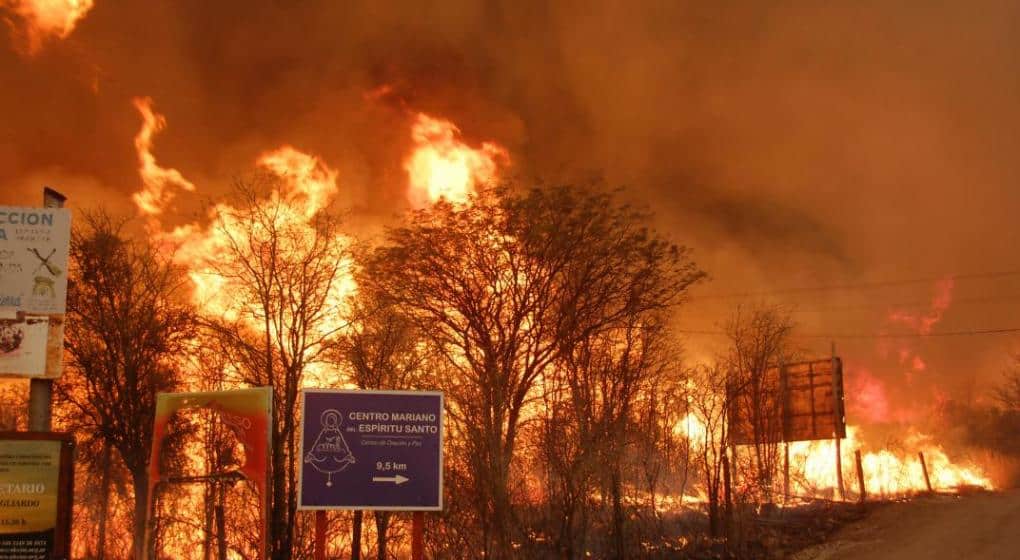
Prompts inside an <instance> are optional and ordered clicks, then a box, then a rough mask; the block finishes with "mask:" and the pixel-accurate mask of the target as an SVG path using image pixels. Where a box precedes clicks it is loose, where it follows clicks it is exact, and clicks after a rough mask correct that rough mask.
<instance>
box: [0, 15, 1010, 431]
mask: <svg viewBox="0 0 1020 560" xmlns="http://www.w3.org/2000/svg"><path fill="white" fill-rule="evenodd" d="M20 4H27V2H20V1H16V0H2V1H0V14H2V18H3V19H4V22H5V25H2V26H0V76H2V77H3V80H2V87H0V123H2V126H0V185H2V188H0V203H2V204H34V203H37V202H38V199H39V190H40V188H41V187H42V186H43V185H52V186H54V187H56V188H58V189H59V190H61V191H63V192H64V193H66V194H67V195H68V196H69V199H70V204H71V206H72V207H75V208H87V207H95V206H100V205H102V206H105V207H107V208H112V209H114V210H117V211H120V212H125V213H126V212H134V211H135V206H134V204H133V202H132V194H133V193H136V192H138V191H140V190H141V187H142V185H143V178H142V177H140V175H139V156H138V153H137V152H136V150H135V147H136V141H137V140H136V138H137V137H138V135H139V131H140V130H141V128H142V115H141V114H140V113H139V111H138V109H137V108H136V104H135V101H133V100H135V99H151V100H152V105H151V107H152V109H153V110H154V111H155V112H157V113H158V114H161V115H163V116H164V117H165V119H166V127H165V128H164V129H163V130H162V131H160V132H158V133H156V134H155V135H154V136H153V137H152V138H151V144H150V146H149V148H150V151H151V153H152V154H153V156H154V158H155V161H156V162H157V163H158V165H159V166H160V168H161V169H164V170H170V171H173V170H176V172H179V173H180V175H181V178H182V179H184V180H185V181H186V182H189V183H191V184H194V185H195V187H196V190H195V192H188V191H187V190H185V189H177V190H175V191H174V198H173V199H172V200H171V201H170V203H169V206H168V208H167V209H166V210H165V212H164V215H163V219H165V220H167V221H170V222H172V221H173V220H175V219H177V220H181V221H183V220H191V219H193V217H194V216H196V215H197V212H198V210H197V206H196V204H197V201H199V200H200V199H201V198H202V197H206V198H209V197H212V198H215V197H216V196H217V194H219V193H222V192H225V191H226V190H227V189H228V187H229V185H230V183H231V180H232V178H233V177H236V176H237V175H239V174H243V173H246V172H249V171H251V170H252V169H253V168H254V167H255V162H256V160H257V159H258V158H259V156H260V155H261V154H263V153H266V152H268V151H271V150H275V149H278V148H279V147H281V146H285V145H286V146H293V147H294V149H296V150H300V151H301V152H303V153H307V154H314V155H315V157H317V158H320V159H321V161H322V162H324V164H325V165H327V166H328V167H329V168H330V169H333V170H335V171H336V173H337V185H338V189H337V192H338V193H339V194H338V196H339V198H340V202H341V203H342V204H343V205H344V206H345V207H347V208H349V209H350V216H351V220H352V221H353V222H354V223H357V224H370V223H379V222H380V221H382V220H385V219H388V218H389V217H390V216H392V215H393V214H394V213H396V212H399V211H400V210H402V209H404V208H406V207H407V205H408V200H407V196H406V189H407V180H408V179H407V173H406V170H405V165H406V162H407V156H408V153H409V151H410V150H411V148H412V146H413V143H414V138H413V136H412V134H411V130H412V127H413V125H414V121H415V118H416V116H417V114H418V112H422V113H425V114H428V115H433V116H435V117H436V118H441V119H444V120H448V121H449V122H450V123H453V124H454V125H455V126H456V127H457V128H458V129H459V130H460V133H461V135H462V137H463V141H464V142H466V143H467V144H469V145H471V146H482V145H483V144H484V143H485V142H495V143H498V145H499V146H502V147H505V148H506V150H507V152H508V157H509V161H511V162H512V165H511V167H510V169H509V171H507V174H508V175H511V176H513V177H515V178H517V179H519V180H520V181H523V182H525V183H529V182H534V181H543V182H548V183H556V182H567V181H571V182H578V181H582V182H583V181H590V180H592V179H597V180H602V181H604V182H606V183H608V184H610V185H624V186H626V187H627V188H628V191H627V192H628V193H630V195H631V196H633V198H634V199H635V200H636V201H638V202H641V203H644V204H648V205H649V206H650V207H651V208H652V209H654V211H655V213H656V220H657V224H656V225H657V226H658V227H660V228H662V229H663V230H665V231H667V232H669V233H670V234H671V235H672V236H674V238H675V239H677V240H678V241H680V242H682V243H684V244H687V245H689V246H691V247H693V249H694V250H695V256H696V258H697V260H698V262H699V263H700V264H701V265H702V266H703V267H704V268H705V269H706V270H707V271H708V272H709V273H710V275H711V276H712V281H711V282H709V283H707V284H705V285H702V286H700V287H699V288H698V289H697V290H696V292H695V293H694V294H693V298H694V300H692V301H691V303H690V305H689V306H688V307H687V308H686V309H685V311H684V312H683V313H684V317H683V319H682V325H683V326H684V327H685V328H687V329H690V330H708V331H710V330H718V328H719V326H720V322H721V321H722V320H723V318H724V317H725V315H726V313H727V312H728V311H729V309H730V308H731V307H732V306H733V305H734V304H735V303H737V302H738V301H740V300H739V299H735V298H715V299H710V298H708V297H707V296H713V295H720V294H732V293H747V292H754V293H757V292H766V293H769V292H774V291H776V290H782V289H786V288H790V287H802V286H806V287H811V286H851V287H852V289H844V290H815V291H799V292H797V291H795V292H784V293H780V294H768V295H763V296H759V297H758V298H757V299H765V300H768V301H774V302H777V303H782V304H785V305H788V306H790V307H791V308H792V309H794V310H795V314H794V316H795V318H796V320H797V322H798V324H799V326H800V332H801V333H805V334H819V335H830V334H832V335H842V334H875V333H879V334H881V333H886V334H889V333H893V334H899V333H910V332H913V331H912V330H911V329H912V328H913V327H912V326H911V325H913V324H914V323H918V322H922V323H925V324H927V323H926V321H929V318H930V317H932V316H933V315H932V314H933V313H936V311H933V310H934V309H935V308H936V307H937V319H935V320H934V321H933V322H932V324H931V326H930V332H942V331H958V330H972V329H990V328H1003V327H1020V318H1018V313H1017V312H1018V311H1020V276H1017V275H1000V276H991V277H989V276H983V277H965V278H959V279H957V280H956V281H954V282H952V286H951V288H950V290H951V293H949V295H948V296H946V295H945V294H943V292H944V291H945V289H946V288H945V282H944V281H940V280H939V279H941V278H945V277H950V276H954V275H968V274H973V273H985V272H996V271H1010V270H1016V269H1020V253H1018V251H1017V247H1018V246H1020V238H1018V233H1020V220H1018V219H1017V211H1018V210H1020V188H1018V185H1020V158H1018V157H1017V154H1018V153H1020V133H1018V131H1020V103H1017V100H1018V99H1020V57H1018V56H1017V53H1018V52H1020V44H1018V43H1020V32H1018V31H1020V27H1018V26H1020V4H1018V3H1017V2H1007V1H998V2H996V1H988V2H964V1H962V0H960V1H955V2H940V3H932V2H922V1H891V2H890V1H881V2H879V1H864V2H844V3H831V2H824V3H822V2H783V3H775V2H755V1H746V2H726V3H718V2H684V1H681V2H643V3H637V4H634V3H623V2H618V3H601V2H595V3H592V2H555V3H547V2H520V1H507V2H450V1H446V2H397V3H380V2H334V1H307V2H261V1H253V2H245V3H242V4H238V3H228V2H208V1H196V0H182V1H175V2H112V1H104V0H95V2H90V3H88V4H89V5H91V7H90V9H88V10H87V11H86V12H85V13H84V15H83V16H81V17H80V18H79V19H77V20H75V22H74V27H73V29H71V30H70V31H69V32H67V33H63V32H62V31H61V32H56V33H50V34H48V35H46V34H43V35H34V37H36V39H34V40H35V41H36V43H35V44H33V45H34V46H32V47H31V48H28V47H26V43H25V41H26V37H29V36H33V35H31V34H28V33H26V27H25V26H26V25H29V22H28V21H27V20H26V18H25V17H24V16H23V15H21V14H23V13H24V10H22V11H19V9H18V6H19V5H20ZM22 7H23V6H22ZM904 279H908V280H909V279H930V280H926V281H925V282H917V283H910V284H894V285H884V286H879V287H875V286H871V287H863V288H862V287H861V286H862V285H865V286H868V285H872V284H875V283H880V284H881V283H883V282H887V281H891V280H904ZM699 296H700V297H701V299H698V298H699ZM946 297H948V298H949V300H948V303H945V302H943V301H942V300H940V299H939V298H943V299H944V298H946ZM933 306H936V307H933ZM897 317H899V319H896V318H897ZM905 317H916V319H914V323H912V322H911V321H910V320H906V319H904V318H905ZM915 330H916V329H915ZM717 338H718V337H714V336H713V335H693V334H692V335H690V339H689V341H688V348H689V350H690V353H691V355H692V356H694V357H702V356H705V355H708V354H710V353H711V352H712V351H714V349H715V348H716V347H717V346H718V340H717ZM799 342H800V343H801V345H802V346H803V348H804V349H805V352H806V353H808V354H812V355H826V354H827V353H828V351H829V344H830V341H829V337H828V336H819V337H816V338H815V337H803V338H801V339H800V341H799ZM836 344H837V349H838V351H839V353H840V354H842V355H843V356H844V360H845V361H846V363H847V364H848V367H849V368H850V369H851V374H850V375H851V376H852V375H853V373H852V372H853V371H858V372H865V373H860V374H858V376H857V378H856V379H857V380H859V383H861V384H862V385H861V387H860V390H861V391H862V392H864V393H862V394H873V395H876V394H878V393H876V391H878V392H880V393H881V395H880V396H876V397H874V400H875V402H878V401H880V400H883V399H886V400H889V401H890V402H893V403H901V404H902V403H912V402H913V401H923V402H926V403H930V402H935V401H937V400H938V399H940V398H947V397H951V398H960V399H969V398H982V396H983V395H984V394H986V393H987V389H986V388H985V387H984V386H983V385H982V383H985V382H987V381H990V380H994V378H995V376H996V375H997V374H998V372H999V371H1000V370H1001V369H1002V367H1003V366H1004V364H1005V362H1006V358H1007V356H1008V354H1009V352H1010V351H1011V350H1015V349H1016V348H1017V347H1018V344H1017V337H1016V336H1015V335H1009V334H1006V335H994V336H991V335H989V336H960V337H945V338H924V339H917V338H914V339H911V338H906V339H867V338H864V339H862V338H853V337H836ZM915 358H916V359H915ZM922 365H923V367H921V366H922ZM848 382H853V380H850V381H848ZM852 398H853V397H852V396H851V399H852ZM883 402H884V401H883ZM878 408H881V407H878ZM853 411H854V408H853V406H851V413H853ZM861 413H862V414H863V413H864V412H861Z"/></svg>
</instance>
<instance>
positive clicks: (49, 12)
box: [0, 0, 94, 54]
mask: <svg viewBox="0 0 1020 560" xmlns="http://www.w3.org/2000/svg"><path fill="white" fill-rule="evenodd" d="M93 5H94V2H93V0H0V6H2V7H5V8H7V9H9V10H10V11H11V12H14V13H15V14H17V15H18V16H19V17H20V18H21V20H23V21H24V30H23V32H24V34H25V37H26V39H27V41H28V52H29V53H33V54H34V53H36V52H38V51H39V49H40V48H41V47H42V44H43V41H45V40H46V39H47V38H50V37H54V38H57V39H64V38H66V37H67V36H68V35H70V34H71V32H72V31H74V27H75V26H76V25H77V24H78V22H79V21H80V20H81V19H82V18H83V17H85V15H86V14H88V13H89V10H91V9H92V6H93Z"/></svg>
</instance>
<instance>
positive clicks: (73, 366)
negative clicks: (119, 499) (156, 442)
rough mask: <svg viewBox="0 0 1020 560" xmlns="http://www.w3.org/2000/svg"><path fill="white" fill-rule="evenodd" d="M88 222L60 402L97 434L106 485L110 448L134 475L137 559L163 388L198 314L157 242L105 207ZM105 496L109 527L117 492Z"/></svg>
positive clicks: (71, 301) (75, 260)
mask: <svg viewBox="0 0 1020 560" xmlns="http://www.w3.org/2000/svg"><path fill="white" fill-rule="evenodd" d="M81 220H82V223H83V225H82V226H81V227H79V228H78V229H76V230H75V232H74V234H73V235H72V238H71V252H70V255H71V262H72V270H71V283H70V286H69V290H68V298H67V330H66V335H65V346H66V348H67V358H68V372H67V375H65V377H64V378H63V379H62V380H61V382H60V383H59V384H58V385H57V395H58V398H59V407H58V410H60V411H62V419H63V421H64V423H65V426H67V427H68V428H70V429H73V430H76V431H78V432H80V433H86V434H89V436H88V437H89V438H90V439H94V440H96V443H98V445H99V446H100V447H102V448H103V451H102V455H101V457H102V459H101V460H100V461H99V463H100V464H99V465H98V468H99V469H100V471H101V472H102V475H101V478H102V480H103V483H102V485H103V489H102V491H103V492H104V493H105V492H108V488H109V482H108V481H109V477H110V469H111V465H110V463H109V462H110V460H111V458H112V455H111V453H110V449H113V450H115V451H116V454H117V456H118V457H119V458H120V460H121V462H122V463H123V465H124V467H125V468H126V469H127V471H128V472H129V473H130V477H131V481H132V487H133V496H134V540H133V550H134V555H135V557H136V558H137V557H138V556H139V555H140V554H141V549H142V538H143V535H144V534H145V531H144V527H145V519H146V506H147V498H148V496H147V492H148V461H149V452H150V448H151V445H152V428H153V417H154V414H155V404H156V403H155V398H156V393H157V392H161V391H172V390H174V389H175V388H176V387H177V386H178V383H179V381H180V372H179V371H178V369H177V362H176V359H177V357H178V356H179V355H180V354H182V353H185V352H186V351H187V347H188V344H189V341H190V340H191V339H192V337H193V336H194V334H195V314H194V311H193V310H192V308H191V307H190V306H189V305H187V304H186V303H184V302H183V300H182V297H183V295H184V293H183V292H184V280H183V277H182V275H181V274H180V271H179V270H178V269H177V268H176V267H175V266H173V265H172V264H171V263H169V262H168V261H167V260H166V259H164V258H162V257H160V256H159V255H158V253H157V252H156V250H155V249H154V248H153V247H151V246H150V245H148V244H146V243H144V242H136V241H129V240H128V239H127V237H126V235H125V233H124V231H123V225H124V224H123V223H122V222H117V221H114V220H112V219H110V218H109V217H108V216H106V215H105V214H88V213H85V214H84V215H83V217H82V218H81ZM101 503H102V508H103V509H104V511H103V512H101V513H100V516H99V519H100V525H101V526H102V525H103V524H105V517H106V515H107V512H106V511H105V510H106V509H107V508H108V505H107V504H108V495H104V496H103V497H102V499H101ZM99 538H100V539H103V535H102V534H100V535H99ZM100 543H102V541H100ZM99 548H100V550H102V544H100V545H99Z"/></svg>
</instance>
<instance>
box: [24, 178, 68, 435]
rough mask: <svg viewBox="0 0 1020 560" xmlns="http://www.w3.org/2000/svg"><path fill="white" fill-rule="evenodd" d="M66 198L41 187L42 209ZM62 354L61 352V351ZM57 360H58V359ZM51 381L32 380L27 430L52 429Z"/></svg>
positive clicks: (62, 205)
mask: <svg viewBox="0 0 1020 560" xmlns="http://www.w3.org/2000/svg"><path fill="white" fill-rule="evenodd" d="M66 200H67V197H66V196H64V195H62V194H60V193H58V192H57V191H55V190H53V189H51V188H49V187H43V208H63V207H64V201H66ZM61 352H63V350H61ZM58 359H59V358H58ZM52 420H53V380H52V379H32V380H30V381H29V387H28V429H29V431H32V432H49V431H51V429H52V427H53V421H52Z"/></svg>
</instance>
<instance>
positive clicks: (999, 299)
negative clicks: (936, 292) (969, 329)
mask: <svg viewBox="0 0 1020 560" xmlns="http://www.w3.org/2000/svg"><path fill="white" fill-rule="evenodd" d="M1011 301H1020V295H1017V294H1010V295H1005V296H987V297H973V298H953V300H952V302H951V303H952V305H953V307H956V306H957V305H962V304H983V303H1004V302H1011ZM930 306H931V299H925V300H914V301H901V302H895V303H893V302H890V303H862V304H859V305H826V306H822V307H812V308H809V309H798V308H796V307H795V308H792V309H790V310H789V312H790V313H828V312H831V311H874V310H876V309H888V308H905V307H930Z"/></svg>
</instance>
